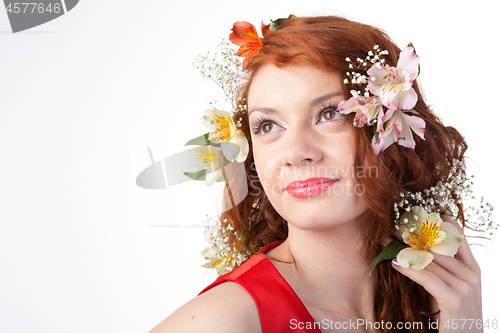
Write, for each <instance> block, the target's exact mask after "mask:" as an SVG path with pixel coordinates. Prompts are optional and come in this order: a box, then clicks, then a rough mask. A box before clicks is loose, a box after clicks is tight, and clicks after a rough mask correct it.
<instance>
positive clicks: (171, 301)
mask: <svg viewBox="0 0 500 333" xmlns="http://www.w3.org/2000/svg"><path fill="white" fill-rule="evenodd" d="M290 13H294V14H296V15H307V14H312V15H317V14H341V15H345V16H346V17H348V18H351V19H355V20H358V21H361V22H365V23H370V24H374V25H376V26H379V27H381V28H382V29H384V30H387V31H388V32H389V33H390V35H391V36H392V37H393V38H394V39H395V41H396V42H397V43H398V45H399V46H400V47H404V46H405V45H406V44H407V43H408V42H410V41H411V42H413V44H414V45H415V47H416V49H417V52H418V53H419V55H420V56H421V81H422V86H423V89H424V92H425V94H426V98H427V101H428V102H429V103H430V104H431V105H433V107H434V108H435V111H436V112H437V113H438V114H439V115H440V116H441V117H442V119H443V121H444V122H445V124H447V125H452V126H454V127H456V128H457V129H459V130H460V132H461V133H463V134H464V135H465V137H466V139H467V141H468V143H469V145H470V149H469V152H468V156H470V157H471V159H472V161H473V164H474V173H475V174H476V181H475V182H476V185H477V186H476V193H478V194H479V195H484V196H485V197H486V198H487V199H488V200H489V201H491V202H493V203H496V204H497V205H500V200H499V196H498V195H497V189H498V187H499V185H500V184H499V180H498V177H497V175H496V173H495V171H496V165H495V164H496V163H497V162H498V151H499V150H498V147H497V144H498V136H497V134H498V132H499V128H500V127H499V124H500V121H499V120H500V116H499V111H500V110H499V107H498V68H499V67H500V63H499V61H498V58H499V55H500V46H499V45H500V44H499V32H500V29H499V25H498V22H499V19H500V2H498V1H482V0H479V1H477V0H476V1H472V2H458V1H439V2H438V1H418V2H417V1H411V2H410V1H408V2H405V1H393V2H391V1H385V2H378V1H334V0H328V1H290V0H286V1H285V0H280V1H246V2H238V3H236V2H235V1H217V2H214V1H206V0H205V1H201V0H199V1H175V3H174V1H170V0H169V1H130V0H127V1H125V0H121V1H118V0H112V1H111V0H108V1H91V0H82V1H81V2H80V3H79V4H78V5H77V6H76V7H75V8H74V9H73V10H71V11H70V12H69V13H67V14H66V15H64V16H62V17H60V18H58V19H56V20H54V21H52V22H48V23H46V24H44V25H41V26H38V27H35V28H32V29H30V30H28V31H26V32H21V33H17V34H12V33H11V32H10V26H9V23H8V18H7V14H6V12H5V11H4V10H3V8H0V31H1V33H0V115H1V118H0V145H1V150H0V153H1V164H0V170H1V172H0V199H1V201H0V332H9V333H16V332H50V333H52V332H73V333H78V332H122V333H126V332H147V331H148V330H149V329H151V328H152V327H153V326H155V325H156V324H157V323H158V322H160V321H161V320H163V319H164V318H165V317H166V316H168V315H169V314H170V313H172V312H173V311H174V310H175V309H176V308H178V307H179V306H180V305H182V304H183V303H185V302H187V301H188V300H189V299H191V298H193V297H195V296H196V295H197V293H198V292H200V291H201V290H202V288H203V287H204V286H206V285H208V284H209V283H211V282H212V281H213V279H214V278H215V275H214V274H213V272H206V270H205V269H203V268H201V267H199V266H200V265H201V264H203V263H204V262H205V260H204V259H203V258H202V257H201V256H200V255H199V252H200V251H201V250H203V249H204V248H205V246H206V245H207V243H205V242H204V236H203V232H204V229H203V228H189V227H183V228H180V227H179V228H173V227H165V226H166V225H170V226H171V225H173V224H180V225H182V226H186V225H189V224H201V223H202V221H203V220H204V219H205V215H206V214H207V213H208V214H210V215H211V216H215V214H216V213H217V212H216V210H215V204H216V198H217V196H218V193H219V191H220V187H219V188H207V187H206V186H205V185H204V184H203V183H201V182H190V183H186V184H183V185H178V186H175V187H172V188H170V189H168V190H145V189H141V188H139V187H138V186H136V185H135V178H136V176H137V175H138V174H139V173H140V172H141V171H142V170H143V169H144V168H146V167H147V166H148V165H150V163H151V162H150V158H149V155H148V151H147V147H151V149H152V151H153V156H154V158H155V160H159V159H162V158H164V157H167V156H169V155H172V154H174V153H177V152H179V151H181V150H182V149H183V145H184V143H185V142H186V141H187V140H189V139H191V138H193V137H194V135H197V134H201V133H203V132H204V131H205V129H204V128H203V127H202V125H201V124H200V123H199V117H200V115H201V112H202V111H203V110H204V109H205V108H206V107H207V105H206V102H208V101H214V100H216V99H218V100H222V99H223V98H222V94H221V92H220V91H219V90H218V88H217V87H216V86H215V85H214V84H212V83H210V82H206V81H203V80H202V79H201V75H200V74H199V73H198V72H197V70H196V69H195V68H194V67H192V65H191V64H192V62H193V61H194V59H195V58H196V56H197V55H198V54H199V53H204V52H205V51H207V50H209V49H212V50H215V49H216V46H217V44H218V43H219V42H220V40H221V39H222V38H223V37H227V36H228V34H229V32H230V31H229V29H230V28H231V27H232V24H233V22H234V21H238V20H245V21H249V22H251V23H253V24H254V25H256V26H260V20H261V19H263V20H264V21H265V22H268V20H269V19H270V18H272V19H275V18H278V17H286V16H288V14H290ZM497 219H498V214H497ZM157 226H163V227H157ZM493 239H494V241H493V242H483V243H484V244H486V246H487V247H488V249H484V248H481V247H479V246H476V247H475V248H474V251H475V254H476V257H477V259H478V261H479V262H480V263H481V264H482V268H483V299H484V318H485V319H490V320H491V319H500V314H499V312H498V311H495V309H494V307H495V306H496V307H498V304H497V303H498V298H499V296H500V292H499V287H498V268H497V267H498V255H499V254H500V248H499V245H498V240H499V238H498V237H494V238H493ZM464 306H467V305H466V304H464ZM497 309H498V308H497Z"/></svg>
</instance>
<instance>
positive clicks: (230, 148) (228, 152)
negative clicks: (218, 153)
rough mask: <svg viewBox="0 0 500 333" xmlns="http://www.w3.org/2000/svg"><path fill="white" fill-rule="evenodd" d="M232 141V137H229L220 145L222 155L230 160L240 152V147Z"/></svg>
mask: <svg viewBox="0 0 500 333" xmlns="http://www.w3.org/2000/svg"><path fill="white" fill-rule="evenodd" d="M231 141H234V137H233V138H231V139H230V140H229V141H228V142H221V144H220V147H221V148H222V152H223V153H224V157H225V158H226V159H227V160H228V161H229V162H232V161H234V160H235V159H236V156H238V155H239V154H240V147H239V146H238V144H236V143H234V142H231Z"/></svg>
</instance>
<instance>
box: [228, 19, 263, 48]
mask: <svg viewBox="0 0 500 333" xmlns="http://www.w3.org/2000/svg"><path fill="white" fill-rule="evenodd" d="M231 30H232V31H233V32H232V33H231V34H230V35H229V40H230V41H231V43H233V44H236V45H238V46H240V45H243V44H245V43H249V42H254V41H259V43H260V37H259V35H257V29H255V27H254V26H253V24H251V23H248V22H245V21H238V22H235V23H234V24H233V29H231Z"/></svg>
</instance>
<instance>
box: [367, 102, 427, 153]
mask: <svg viewBox="0 0 500 333" xmlns="http://www.w3.org/2000/svg"><path fill="white" fill-rule="evenodd" d="M386 121H387V125H386V126H385V129H384V128H383V126H382V124H383V123H385V122H386ZM377 131H378V132H379V135H378V141H377V140H376V137H375V135H374V136H373V139H372V146H373V149H374V151H375V154H377V155H378V154H379V153H380V152H381V151H384V150H385V149H386V148H387V147H389V146H390V145H391V144H393V143H394V142H396V143H398V144H399V145H401V146H403V147H406V148H411V149H415V140H414V139H413V133H412V131H413V132H415V134H417V135H418V136H419V137H421V138H422V139H423V140H425V138H424V133H425V121H424V120H423V119H422V118H420V117H416V116H410V115H409V114H407V113H404V112H402V111H394V110H388V111H387V113H386V114H385V115H384V116H383V118H382V121H379V122H378V124H377Z"/></svg>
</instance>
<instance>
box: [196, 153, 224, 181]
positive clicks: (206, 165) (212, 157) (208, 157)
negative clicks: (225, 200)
mask: <svg viewBox="0 0 500 333" xmlns="http://www.w3.org/2000/svg"><path fill="white" fill-rule="evenodd" d="M225 162H227V161H225V160H224V156H223V155H222V152H221V149H220V148H216V147H212V146H201V147H197V148H195V149H194V155H193V157H192V158H191V160H190V162H189V163H190V164H191V165H194V166H196V167H197V168H198V169H200V170H204V169H206V170H207V174H206V178H205V181H206V184H207V185H208V186H210V185H212V184H213V182H215V181H216V180H218V179H219V178H221V177H222V176H223V173H222V168H223V167H224V165H225Z"/></svg>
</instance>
